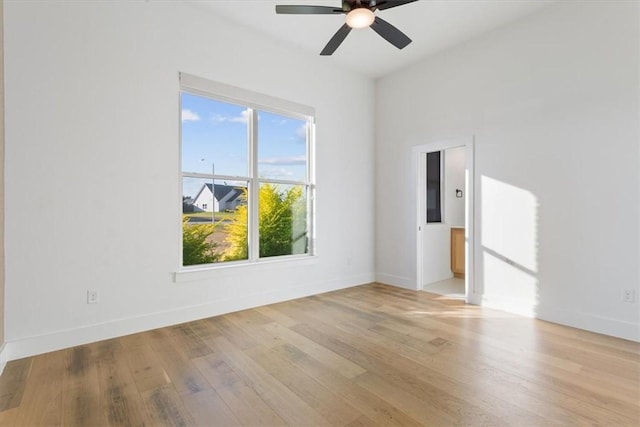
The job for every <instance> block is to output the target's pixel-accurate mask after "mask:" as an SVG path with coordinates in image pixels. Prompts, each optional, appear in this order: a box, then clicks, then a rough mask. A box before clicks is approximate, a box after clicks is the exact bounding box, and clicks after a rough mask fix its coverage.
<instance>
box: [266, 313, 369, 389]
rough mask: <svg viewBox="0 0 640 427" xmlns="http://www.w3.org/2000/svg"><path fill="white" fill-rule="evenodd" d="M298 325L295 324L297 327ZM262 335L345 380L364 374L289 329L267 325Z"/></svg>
mask: <svg viewBox="0 0 640 427" xmlns="http://www.w3.org/2000/svg"><path fill="white" fill-rule="evenodd" d="M298 324H299V323H296V325H298ZM262 330H263V331H264V333H267V334H271V335H272V336H275V337H279V338H281V339H282V341H283V342H284V343H290V344H293V345H294V346H296V347H298V348H299V349H301V350H302V351H304V352H306V353H308V354H313V356H314V357H315V358H316V359H317V360H319V361H320V362H322V363H323V364H325V365H326V366H327V367H329V368H331V369H333V370H335V371H336V372H338V373H339V374H340V375H343V376H344V377H346V378H354V377H356V376H358V375H360V374H362V373H364V372H365V369H364V368H362V367H361V366H358V365H357V364H355V363H353V362H352V361H350V360H348V359H345V358H344V357H342V356H340V355H339V354H337V353H335V352H333V351H331V350H329V349H327V348H326V347H323V346H321V345H319V344H317V343H315V342H314V341H312V340H310V339H308V338H307V337H305V336H303V335H300V334H298V333H296V332H294V331H292V330H291V329H290V328H287V327H283V326H282V325H278V324H268V325H264V326H263V327H262Z"/></svg>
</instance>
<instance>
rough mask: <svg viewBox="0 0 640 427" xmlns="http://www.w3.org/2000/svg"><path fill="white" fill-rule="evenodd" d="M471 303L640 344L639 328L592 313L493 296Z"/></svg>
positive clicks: (477, 299) (478, 296)
mask: <svg viewBox="0 0 640 427" xmlns="http://www.w3.org/2000/svg"><path fill="white" fill-rule="evenodd" d="M472 300H473V301H471V303H472V304H473V303H475V301H479V303H480V305H482V306H483V307H487V308H492V309H496V310H502V311H506V312H508V313H512V314H518V315H521V316H525V317H533V318H536V319H540V320H545V321H548V322H552V323H558V324H560V325H565V326H570V327H573V328H578V329H583V330H586V331H591V332H595V333H599V334H604V335H609V336H612V337H617V338H622V339H625V340H630V341H636V342H640V324H638V323H633V322H627V321H624V320H619V319H612V318H608V317H603V316H598V315H595V314H591V313H583V312H579V311H573V310H566V309H558V308H554V307H541V306H537V305H535V304H531V303H530V302H528V301H522V300H516V299H511V298H504V297H500V296H495V295H490V296H487V295H480V294H474V295H472Z"/></svg>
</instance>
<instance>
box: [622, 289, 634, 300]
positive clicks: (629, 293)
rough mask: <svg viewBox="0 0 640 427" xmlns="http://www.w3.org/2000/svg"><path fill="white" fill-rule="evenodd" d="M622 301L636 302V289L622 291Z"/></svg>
mask: <svg viewBox="0 0 640 427" xmlns="http://www.w3.org/2000/svg"><path fill="white" fill-rule="evenodd" d="M622 301H624V302H636V291H635V289H625V290H623V291H622Z"/></svg>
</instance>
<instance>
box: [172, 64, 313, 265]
mask: <svg viewBox="0 0 640 427" xmlns="http://www.w3.org/2000/svg"><path fill="white" fill-rule="evenodd" d="M180 82H181V93H180V103H181V124H182V125H181V149H182V156H181V163H182V165H181V170H182V216H183V219H182V256H183V259H182V265H183V266H192V265H203V264H214V263H225V262H256V261H259V260H261V259H265V258H272V257H277V256H294V255H295V256H301V255H311V254H313V236H312V230H313V227H312V220H313V192H314V186H313V180H312V178H313V173H312V170H313V169H312V166H313V161H312V152H313V150H312V140H313V130H314V129H313V128H314V118H313V115H314V112H313V109H311V108H309V107H305V106H301V105H298V104H295V103H291V102H288V101H283V100H280V99H277V98H271V97H268V96H266V95H261V94H256V93H253V92H249V91H245V90H242V89H238V88H233V87H230V86H226V85H222V84H219V83H215V82H211V81H208V80H205V79H201V78H197V77H194V76H190V75H186V74H181V75H180Z"/></svg>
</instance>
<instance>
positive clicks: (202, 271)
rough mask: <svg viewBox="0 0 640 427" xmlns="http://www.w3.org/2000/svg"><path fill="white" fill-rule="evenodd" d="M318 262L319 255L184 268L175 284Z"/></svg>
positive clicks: (175, 278) (176, 278)
mask: <svg viewBox="0 0 640 427" xmlns="http://www.w3.org/2000/svg"><path fill="white" fill-rule="evenodd" d="M317 262H318V256H317V255H300V256H285V257H277V258H273V259H266V260H260V261H254V262H249V261H238V262H228V263H223V264H217V265H206V266H197V267H183V268H181V269H180V270H178V271H176V272H175V273H174V274H173V281H174V283H182V282H193V281H196V280H206V279H210V278H212V277H224V276H227V275H231V274H234V271H236V269H256V268H263V267H265V266H269V265H277V264H290V265H295V266H299V265H302V266H304V265H311V264H316V263H317Z"/></svg>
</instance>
